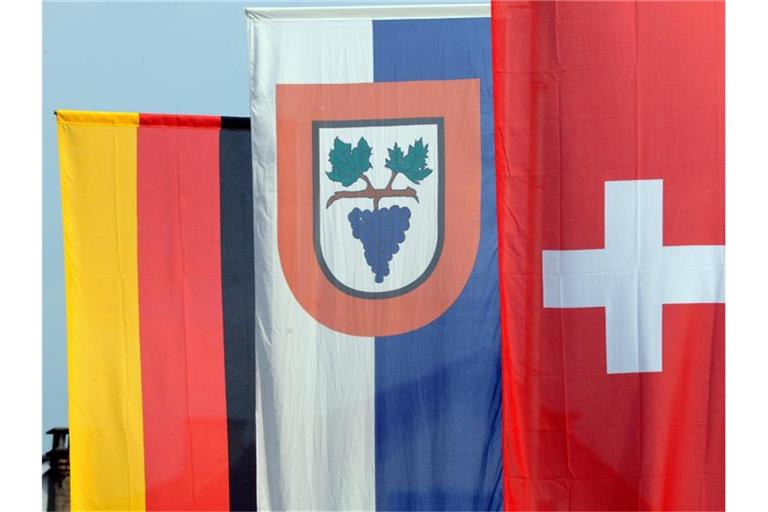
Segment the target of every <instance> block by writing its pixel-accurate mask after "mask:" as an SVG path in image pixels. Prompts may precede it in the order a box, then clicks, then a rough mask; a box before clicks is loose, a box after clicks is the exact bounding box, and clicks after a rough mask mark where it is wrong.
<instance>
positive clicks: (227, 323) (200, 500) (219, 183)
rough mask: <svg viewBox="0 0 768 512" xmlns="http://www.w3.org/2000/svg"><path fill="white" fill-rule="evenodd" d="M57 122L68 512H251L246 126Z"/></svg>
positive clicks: (93, 119) (199, 119)
mask: <svg viewBox="0 0 768 512" xmlns="http://www.w3.org/2000/svg"><path fill="white" fill-rule="evenodd" d="M57 118H58V131H59V154H60V163H61V190H62V208H63V228H64V251H65V272H66V294H67V340H68V378H69V422H70V434H71V446H70V458H71V471H72V473H71V474H72V480H71V481H72V484H71V502H72V509H73V510H142V509H144V508H146V509H149V510H192V509H202V510H224V509H228V508H230V506H231V507H233V508H236V507H238V506H239V505H243V504H245V505H244V506H242V507H240V508H248V506H249V505H251V504H254V503H255V471H256V470H255V434H254V424H255V412H254V394H253V389H254V388H253V382H254V379H255V377H254V372H255V361H254V357H255V356H254V350H253V330H254V324H253V307H252V305H253V294H254V292H253V238H252V233H253V228H252V226H253V224H252V223H253V216H252V193H251V165H250V133H249V130H248V120H247V119H236V118H220V117H204V116H164V115H154V114H112V113H95V112H74V111H59V112H58V114H57Z"/></svg>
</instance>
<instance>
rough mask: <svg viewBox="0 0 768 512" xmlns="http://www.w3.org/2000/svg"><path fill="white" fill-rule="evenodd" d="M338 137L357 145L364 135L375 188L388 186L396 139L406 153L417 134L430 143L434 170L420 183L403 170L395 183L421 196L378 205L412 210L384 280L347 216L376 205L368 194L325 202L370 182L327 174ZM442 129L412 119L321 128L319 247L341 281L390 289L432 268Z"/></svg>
mask: <svg viewBox="0 0 768 512" xmlns="http://www.w3.org/2000/svg"><path fill="white" fill-rule="evenodd" d="M336 137H339V138H340V139H341V140H342V141H344V142H345V143H351V144H352V147H353V148H354V147H355V145H356V144H357V142H358V140H360V137H364V138H365V140H366V141H368V144H369V145H370V146H371V148H372V152H371V165H373V168H372V169H369V170H368V171H367V172H366V173H365V174H366V176H368V179H369V180H370V181H371V183H372V184H373V186H374V187H375V188H385V187H386V185H387V182H388V181H389V179H390V176H391V172H390V170H389V169H388V168H386V167H384V164H385V162H386V159H387V158H388V156H389V154H388V151H387V149H388V148H391V147H393V146H394V145H395V142H397V144H398V145H399V146H400V148H401V149H402V150H403V153H404V154H407V152H408V146H409V145H412V144H413V143H414V141H416V139H419V138H421V139H423V141H424V144H425V145H428V150H427V167H428V168H430V169H432V173H431V174H430V175H429V176H427V177H426V178H424V179H423V180H422V181H421V182H420V184H418V185H416V184H414V183H413V182H411V181H410V180H409V179H408V178H406V177H405V176H404V175H402V174H398V176H397V177H396V178H395V181H394V182H393V184H392V186H393V188H395V189H403V188H406V187H411V188H413V189H415V190H416V193H417V194H418V199H419V201H418V202H416V200H415V199H413V198H410V197H392V198H382V199H381V201H380V203H379V208H380V209H381V208H389V207H391V206H394V205H397V206H400V207H407V208H408V209H409V210H410V212H411V217H410V226H409V228H408V230H407V231H406V232H405V241H404V242H403V243H401V244H400V247H399V249H398V251H397V252H396V253H395V254H394V255H393V256H392V259H391V260H390V262H389V269H390V272H389V275H388V276H386V277H385V278H384V281H383V282H382V283H377V282H376V281H375V275H374V273H373V271H372V270H371V267H370V266H369V265H368V263H367V262H366V260H365V253H364V249H363V245H362V243H361V242H360V240H358V239H356V238H354V236H353V235H352V227H351V226H350V223H349V220H348V217H347V216H348V215H349V212H351V211H352V209H353V208H355V207H357V208H360V210H373V200H372V199H369V198H343V199H339V200H337V201H335V202H334V203H333V204H331V205H330V207H328V208H326V206H325V205H326V202H327V201H328V198H330V197H331V196H332V195H333V194H334V193H335V192H337V191H341V190H347V191H354V190H362V189H364V188H365V187H366V185H365V183H364V182H363V181H362V180H358V181H357V182H355V183H354V184H352V185H351V186H349V187H344V186H343V185H342V184H341V183H338V182H335V181H332V180H330V179H329V178H328V176H327V175H326V173H327V172H330V171H331V164H330V163H329V162H328V154H329V152H330V151H331V149H332V148H333V142H334V139H335V138H336ZM438 150H439V148H438V130H437V125H436V124H418V125H417V124H414V125H398V126H361V127H344V128H341V127H338V128H337V127H328V128H320V129H319V130H318V147H317V151H318V152H319V154H318V155H317V157H318V162H319V165H318V169H317V172H318V174H319V176H318V183H319V186H318V193H319V197H318V198H317V201H318V203H317V204H318V205H319V209H318V210H319V212H318V217H319V229H318V234H319V238H320V249H321V250H322V253H323V259H324V260H325V264H326V265H327V267H328V270H329V271H330V272H331V274H333V276H334V277H335V278H336V279H337V280H338V281H339V282H340V283H341V284H343V285H345V286H347V287H349V288H352V289H353V290H357V291H362V292H389V291H393V290H399V289H401V288H404V287H406V286H408V285H410V284H411V283H413V282H414V281H416V280H417V279H419V278H420V277H421V276H422V275H423V274H424V272H425V271H426V270H427V267H429V264H430V263H431V262H432V259H433V258H434V255H435V250H436V248H437V243H438V226H439V224H438V222H439V211H438V199H439V180H440V177H439V173H438Z"/></svg>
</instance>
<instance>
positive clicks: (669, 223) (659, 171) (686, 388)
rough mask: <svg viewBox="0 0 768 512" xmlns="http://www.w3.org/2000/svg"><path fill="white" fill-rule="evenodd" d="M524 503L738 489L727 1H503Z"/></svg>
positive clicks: (509, 333)
mask: <svg viewBox="0 0 768 512" xmlns="http://www.w3.org/2000/svg"><path fill="white" fill-rule="evenodd" d="M492 26H493V27H492V28H493V56H494V57H493V58H494V63H493V66H494V69H493V71H494V95H495V119H496V154H497V186H498V216H499V245H500V247H499V256H500V267H501V275H502V292H501V301H502V322H503V355H502V357H503V365H502V367H503V370H502V372H503V414H504V415H503V424H504V443H503V444H504V449H503V450H504V454H503V458H504V461H503V462H504V482H503V488H504V496H505V508H507V509H532V508H535V509H550V510H551V509H582V510H584V509H589V510H598V509H614V510H615V509H624V510H626V509H723V508H724V507H725V501H724V498H725V436H724V434H725V378H724V375H725V360H724V341H725V340H724V321H725V306H724V300H725V299H724V293H723V258H724V245H725V227H724V224H725V223H724V215H725V214H724V126H725V125H724V4H723V3H722V2H642V1H638V2H625V1H616V2H584V3H582V2H517V1H515V2H511V1H509V2H507V1H494V2H493V4H492Z"/></svg>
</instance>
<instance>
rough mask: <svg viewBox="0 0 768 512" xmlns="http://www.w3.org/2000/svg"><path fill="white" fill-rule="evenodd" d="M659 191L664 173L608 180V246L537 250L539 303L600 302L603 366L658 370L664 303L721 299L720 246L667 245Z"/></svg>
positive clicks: (590, 304)
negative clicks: (647, 177)
mask: <svg viewBox="0 0 768 512" xmlns="http://www.w3.org/2000/svg"><path fill="white" fill-rule="evenodd" d="M691 193H692V194H695V193H696V192H695V190H691ZM662 198H663V182H662V180H632V181H607V182H605V248H604V249H586V250H575V251H542V259H543V279H544V307H546V308H594V307H604V308H605V337H606V339H605V348H606V359H607V361H606V362H607V367H608V373H637V372H660V371H661V337H662V334H661V332H662V322H661V310H662V305H663V304H694V303H714V302H724V301H725V299H724V291H723V281H724V262H725V246H722V245H679V246H664V245H663V237H662V226H663V218H664V217H663V211H662V210H663V200H662Z"/></svg>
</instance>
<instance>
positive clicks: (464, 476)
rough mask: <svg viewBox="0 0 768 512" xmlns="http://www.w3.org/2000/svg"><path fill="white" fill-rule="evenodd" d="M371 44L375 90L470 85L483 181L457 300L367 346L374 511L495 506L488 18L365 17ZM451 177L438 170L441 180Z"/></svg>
mask: <svg viewBox="0 0 768 512" xmlns="http://www.w3.org/2000/svg"><path fill="white" fill-rule="evenodd" d="M373 46H374V49H373V51H374V80H375V81H376V82H391V81H407V80H448V79H467V78H479V79H480V81H481V105H480V108H481V130H482V173H483V176H482V206H481V215H482V221H481V234H480V246H479V248H478V252H477V259H476V261H475V266H474V269H473V271H472V275H471V277H470V279H469V281H468V282H467V284H466V287H465V288H464V290H463V292H462V293H461V295H460V296H459V298H458V299H457V300H456V302H455V303H454V304H453V306H451V307H450V308H449V309H448V311H447V312H446V313H445V314H444V315H443V316H441V317H440V318H438V319H437V320H435V321H434V322H432V323H431V324H429V325H427V326H425V327H423V328H421V329H418V330H416V331H413V332H410V333H406V334H403V335H399V336H390V337H382V338H377V343H376V371H375V375H376V377H375V378H376V508H377V509H380V510H445V509H451V510H497V509H500V508H501V506H502V492H501V397H500V389H501V369H500V357H499V351H500V318H499V304H498V300H499V298H498V268H497V262H496V259H495V255H496V247H497V235H496V207H495V177H494V145H493V104H492V84H491V36H490V20H489V19H488V18H474V19H448V20H445V19H442V20H439V19H433V20H382V21H374V22H373ZM450 172H451V167H450V162H447V165H446V179H447V180H450ZM455 172H459V170H456V171H455ZM450 207H451V205H446V208H450ZM416 489H418V492H417V491H415V490H416Z"/></svg>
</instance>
